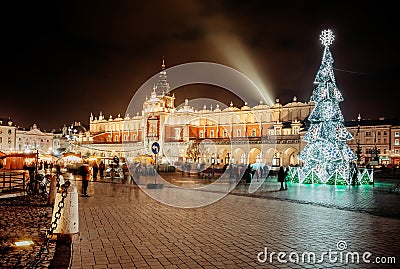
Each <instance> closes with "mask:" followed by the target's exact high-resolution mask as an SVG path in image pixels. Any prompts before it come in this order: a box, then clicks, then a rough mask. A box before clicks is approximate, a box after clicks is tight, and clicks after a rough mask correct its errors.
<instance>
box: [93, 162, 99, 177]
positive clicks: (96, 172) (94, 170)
mask: <svg viewBox="0 0 400 269" xmlns="http://www.w3.org/2000/svg"><path fill="white" fill-rule="evenodd" d="M98 173H99V166H98V165H97V162H96V161H95V162H94V163H93V180H95V181H96V180H97V174H98Z"/></svg>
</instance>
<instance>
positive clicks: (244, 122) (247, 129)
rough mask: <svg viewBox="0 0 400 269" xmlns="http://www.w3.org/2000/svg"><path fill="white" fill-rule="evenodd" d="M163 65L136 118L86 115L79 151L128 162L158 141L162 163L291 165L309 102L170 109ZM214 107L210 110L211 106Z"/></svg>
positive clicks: (170, 97)
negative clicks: (87, 128)
mask: <svg viewBox="0 0 400 269" xmlns="http://www.w3.org/2000/svg"><path fill="white" fill-rule="evenodd" d="M169 91H170V86H169V83H168V81H167V74H166V70H165V65H164V64H163V65H162V70H161V72H160V74H159V81H158V83H157V85H155V86H154V88H153V90H152V92H151V94H150V96H149V97H146V100H145V101H144V103H143V107H142V111H141V113H138V114H137V115H136V116H129V115H125V116H124V117H121V116H120V115H118V116H117V117H115V118H113V117H112V116H109V118H108V119H107V118H106V117H105V116H104V115H103V114H102V113H101V112H100V114H99V115H98V116H93V115H91V116H90V135H85V136H81V137H80V138H79V140H80V141H79V140H78V141H77V142H78V143H77V145H79V146H80V147H81V152H82V153H84V154H85V153H86V154H90V155H97V156H103V157H113V156H119V157H120V158H121V157H122V158H126V159H127V160H128V161H133V160H135V159H137V158H138V157H140V156H145V155H149V154H152V153H151V144H152V143H153V142H155V141H158V142H159V144H160V145H161V150H160V153H159V154H158V157H159V160H161V161H162V162H163V163H170V164H175V163H176V162H187V161H189V162H205V163H208V164H216V165H224V164H227V163H235V164H236V163H243V164H252V163H255V162H261V163H266V164H268V165H277V166H278V165H284V166H286V165H296V164H298V162H299V161H298V159H297V156H298V154H299V152H300V150H301V148H302V147H301V145H300V144H301V137H300V134H301V129H302V128H303V124H304V120H305V119H306V117H307V116H308V115H309V114H310V112H311V111H312V109H313V106H314V104H313V103H303V102H299V101H298V100H297V98H296V97H294V98H293V101H292V102H290V103H288V104H285V105H282V104H281V103H280V102H279V99H276V102H275V104H274V105H273V106H268V105H266V104H263V103H262V102H261V101H260V103H259V104H258V105H256V106H253V107H250V106H248V105H247V103H245V104H244V105H243V106H241V107H236V106H234V104H233V103H232V102H231V103H230V105H229V106H225V107H220V105H218V104H216V105H215V104H211V107H210V108H207V107H206V106H204V107H203V109H201V110H195V109H194V108H193V107H192V106H190V101H189V100H187V99H186V100H185V102H184V104H182V105H181V106H179V107H178V108H176V107H175V96H174V94H172V95H171V94H170V93H169ZM213 107H214V108H213Z"/></svg>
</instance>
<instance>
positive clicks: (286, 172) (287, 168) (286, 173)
mask: <svg viewBox="0 0 400 269" xmlns="http://www.w3.org/2000/svg"><path fill="white" fill-rule="evenodd" d="M288 174H289V167H286V169H285V179H284V180H285V190H287V175H288Z"/></svg>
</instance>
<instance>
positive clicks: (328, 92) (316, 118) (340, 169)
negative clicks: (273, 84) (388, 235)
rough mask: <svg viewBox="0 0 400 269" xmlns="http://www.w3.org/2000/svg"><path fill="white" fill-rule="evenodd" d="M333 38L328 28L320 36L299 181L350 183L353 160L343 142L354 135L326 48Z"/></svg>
mask: <svg viewBox="0 0 400 269" xmlns="http://www.w3.org/2000/svg"><path fill="white" fill-rule="evenodd" d="M334 38H335V37H334V35H333V33H332V31H331V30H329V29H328V30H324V31H322V33H321V35H320V40H321V43H322V45H323V46H324V53H323V56H322V61H321V66H320V68H319V70H318V72H317V75H316V76H315V80H314V84H315V85H316V86H315V88H314V91H313V93H312V96H311V99H310V100H311V101H312V102H314V103H315V107H314V110H313V111H312V112H311V114H310V116H309V118H308V120H309V121H310V123H311V124H310V127H309V129H308V131H307V133H306V134H305V136H304V138H303V140H304V141H305V142H307V145H306V146H305V147H304V149H303V150H302V152H300V155H299V159H300V160H302V161H303V162H304V166H303V167H302V168H301V169H300V170H299V177H298V180H299V182H301V183H326V184H336V185H345V184H349V182H350V163H351V162H352V161H353V160H355V159H356V156H355V155H354V153H353V152H352V151H351V150H350V148H349V147H348V145H347V144H346V143H347V141H348V140H351V139H353V137H352V136H351V134H350V133H349V132H348V131H347V129H346V127H345V126H344V124H343V123H344V118H343V115H342V113H341V111H340V108H339V103H340V102H342V101H343V97H342V94H341V93H340V91H339V89H338V87H337V85H336V81H335V75H334V72H333V70H334V69H333V62H334V61H333V57H332V54H331V52H330V50H329V46H330V45H332V43H333V41H334Z"/></svg>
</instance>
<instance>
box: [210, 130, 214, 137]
mask: <svg viewBox="0 0 400 269" xmlns="http://www.w3.org/2000/svg"><path fill="white" fill-rule="evenodd" d="M210 138H214V130H211V131H210Z"/></svg>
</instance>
